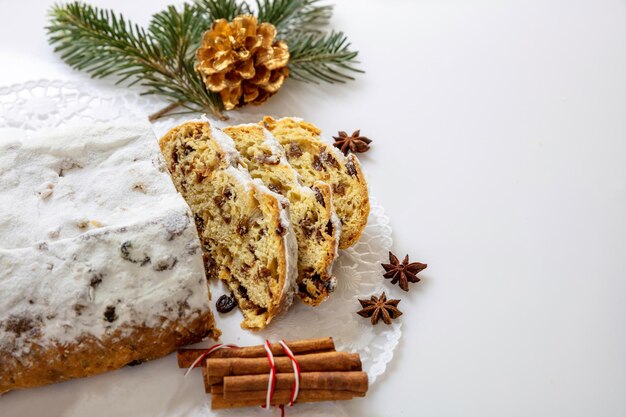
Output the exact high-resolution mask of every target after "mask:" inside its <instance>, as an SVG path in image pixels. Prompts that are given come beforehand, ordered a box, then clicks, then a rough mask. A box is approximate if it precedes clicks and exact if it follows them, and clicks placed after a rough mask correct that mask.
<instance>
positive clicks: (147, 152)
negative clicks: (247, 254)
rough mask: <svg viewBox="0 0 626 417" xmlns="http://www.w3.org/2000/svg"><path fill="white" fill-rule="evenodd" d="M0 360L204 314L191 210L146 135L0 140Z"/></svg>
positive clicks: (103, 131)
mask: <svg viewBox="0 0 626 417" xmlns="http://www.w3.org/2000/svg"><path fill="white" fill-rule="evenodd" d="M0 242H1V243H0V245H1V247H0V294H2V295H3V296H2V297H0V313H1V314H0V350H3V351H9V352H12V353H13V354H15V355H21V354H24V353H27V352H28V350H29V348H30V346H31V345H32V344H33V343H36V344H38V345H41V346H47V345H50V344H54V343H60V344H65V343H71V342H74V341H75V340H76V339H77V338H78V337H80V336H81V335H91V336H95V337H98V338H101V337H103V336H105V335H110V334H113V333H114V332H116V331H121V332H122V335H124V334H125V332H127V331H130V328H131V327H132V326H148V327H160V326H161V325H162V324H163V323H164V321H176V322H179V323H180V324H181V325H183V326H184V324H185V321H186V320H188V319H192V318H197V317H198V316H199V315H206V314H207V312H208V311H209V305H210V302H209V293H208V288H207V284H206V279H205V276H204V268H203V265H202V257H201V251H200V243H199V240H198V237H197V233H196V230H195V227H194V223H193V221H192V220H191V213H190V211H189V208H188V206H187V205H186V203H185V202H184V200H183V199H182V197H181V196H180V195H178V193H177V192H176V190H175V188H174V185H173V184H172V182H171V180H170V178H169V175H168V174H167V173H166V172H165V170H164V164H163V161H162V159H161V156H160V152H159V150H158V146H157V143H156V140H155V138H154V136H153V134H152V131H151V129H150V127H149V126H148V125H144V124H127V125H116V126H113V125H92V126H75V127H73V128H63V129H53V130H47V131H42V132H34V133H26V132H23V131H19V130H15V129H8V130H0Z"/></svg>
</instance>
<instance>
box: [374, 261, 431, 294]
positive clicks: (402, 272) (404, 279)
mask: <svg viewBox="0 0 626 417" xmlns="http://www.w3.org/2000/svg"><path fill="white" fill-rule="evenodd" d="M389 262H390V263H388V264H381V265H382V266H383V268H385V271H387V272H385V274H384V275H383V277H385V278H387V279H389V278H391V283H392V284H395V283H398V285H400V288H402V289H403V290H404V291H408V290H409V282H419V281H420V279H419V278H418V277H417V274H418V273H419V272H420V271H422V270H424V269H426V267H427V266H428V265H426V264H423V263H420V262H411V263H409V255H406V256H405V257H404V259H403V260H402V263H400V261H399V260H398V258H397V257H396V255H394V254H393V253H391V252H389Z"/></svg>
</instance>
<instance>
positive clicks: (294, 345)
mask: <svg viewBox="0 0 626 417" xmlns="http://www.w3.org/2000/svg"><path fill="white" fill-rule="evenodd" d="M287 346H289V349H291V351H292V352H293V353H294V355H298V354H305V353H320V352H333V351H334V350H335V342H334V341H333V338H332V337H324V338H319V339H304V340H292V341H288V342H287ZM270 348H271V350H272V353H273V354H274V356H285V351H284V350H283V348H282V346H281V345H280V344H278V343H272V344H270ZM205 351H206V349H180V350H179V351H178V367H179V368H189V367H190V366H191V364H192V363H193V362H194V361H195V360H196V359H197V358H198V357H199V356H200V355H202V354H203V353H204V352H205ZM266 354H267V352H266V351H265V348H264V347H263V345H258V346H249V347H241V348H232V349H218V350H216V351H215V352H212V353H211V354H210V355H208V356H207V358H264V357H265V355H266ZM207 358H205V359H203V360H202V362H201V364H200V365H199V366H202V365H204V363H205V362H206V359H207Z"/></svg>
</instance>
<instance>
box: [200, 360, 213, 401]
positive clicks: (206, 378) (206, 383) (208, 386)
mask: <svg viewBox="0 0 626 417" xmlns="http://www.w3.org/2000/svg"><path fill="white" fill-rule="evenodd" d="M202 382H204V392H206V393H207V394H208V393H209V392H212V391H211V384H209V375H208V372H207V369H206V366H203V367H202Z"/></svg>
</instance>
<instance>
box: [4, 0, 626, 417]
mask: <svg viewBox="0 0 626 417" xmlns="http://www.w3.org/2000/svg"><path fill="white" fill-rule="evenodd" d="M53 2H54V1H53V0H29V1H24V0H22V1H11V2H10V1H8V0H2V1H1V3H0V4H1V6H0V7H1V11H2V12H1V13H0V57H1V62H2V64H1V65H0V84H3V85H6V84H11V83H17V82H23V81H27V80H30V79H37V78H44V77H45V78H55V79H56V78H60V79H76V78H80V79H84V77H83V76H82V75H80V74H78V73H76V72H74V71H72V70H70V69H69V68H68V67H66V66H64V65H62V64H60V63H59V60H58V57H56V56H55V55H54V54H53V52H52V49H51V48H50V47H49V46H48V45H47V43H46V38H45V33H44V29H43V27H44V25H45V24H46V11H47V8H48V7H49V6H50V5H51V4H52V3H53ZM92 3H94V4H98V5H101V6H106V7H112V8H115V9H117V10H119V11H121V12H123V13H124V14H125V15H126V16H127V17H129V18H131V19H134V20H136V21H137V22H139V23H145V22H147V20H148V18H149V16H150V15H151V14H152V13H154V12H156V11H159V10H161V8H162V7H163V6H165V5H166V4H168V3H169V1H166V0H158V1H156V0H155V1H151V2H148V1H143V2H140V1H134V2H130V1H121V0H110V1H105V0H99V1H92ZM337 3H339V4H338V5H337V7H336V12H335V18H334V20H333V22H334V24H335V25H336V27H338V28H341V29H342V30H344V31H346V32H347V33H348V34H349V36H350V39H351V41H352V43H353V45H354V47H355V48H357V49H359V50H360V51H361V54H360V58H361V60H362V62H363V67H364V68H365V69H366V70H367V73H366V74H365V75H363V76H361V77H359V80H358V82H355V83H351V84H348V85H345V86H307V85H302V84H299V83H297V82H294V81H289V83H288V85H287V86H286V87H285V88H284V90H282V91H281V92H280V93H279V94H278V95H277V96H276V97H274V98H272V99H271V100H270V102H269V103H268V104H267V105H265V107H264V111H265V112H267V113H270V114H271V113H275V114H296V115H299V116H301V117H304V118H307V119H310V120H314V121H316V122H317V124H319V125H320V126H321V127H322V128H323V129H324V130H326V131H327V132H329V133H330V132H336V131H337V130H347V131H350V132H351V131H352V130H354V129H357V128H360V129H361V131H362V133H363V134H365V135H367V136H369V137H370V138H372V139H374V143H373V146H372V150H371V151H370V152H369V153H368V154H367V155H366V156H364V157H363V158H362V160H363V165H364V166H365V169H366V171H367V173H368V176H369V184H370V188H371V192H372V194H373V195H375V196H376V197H377V198H378V199H379V201H381V202H382V203H383V204H384V206H385V208H386V210H387V213H388V214H389V216H390V217H391V219H392V226H393V228H394V241H395V243H394V248H395V250H396V252H397V254H398V255H400V256H401V255H404V254H405V253H410V254H411V256H412V259H413V260H416V261H421V262H427V263H428V264H429V267H428V269H427V270H426V271H424V272H423V273H422V274H421V275H420V276H422V277H423V281H422V282H421V283H419V284H417V285H414V286H413V287H412V290H411V292H410V293H408V294H406V295H404V297H403V301H402V303H401V304H400V307H401V309H402V310H403V311H404V315H403V316H402V318H401V320H402V321H403V323H404V327H403V332H404V333H403V339H402V341H401V344H400V346H399V347H398V349H397V351H396V354H395V358H394V361H393V362H392V363H391V364H390V366H389V368H388V371H387V373H386V374H385V375H384V376H383V377H381V379H380V380H379V383H377V384H376V385H375V386H374V387H373V389H372V390H371V392H370V393H369V394H368V397H367V399H366V400H357V401H353V402H351V404H350V405H349V407H350V409H351V410H352V414H353V415H354V416H363V417H370V416H372V417H373V416H401V415H406V416H408V415H421V416H429V417H433V416H461V415H462V416H465V417H469V416H477V417H486V416H494V417H496V416H497V417H499V416H509V417H512V416H523V417H528V416H568V417H572V416H591V415H594V416H624V415H626V395H625V393H626V325H625V324H624V318H625V317H626V303H625V301H624V300H625V295H626V117H625V115H624V110H625V109H626V3H625V2H624V1H621V0H602V1H593V2H592V1H583V0H548V1H546V0H544V1H528V0H515V1H514V0H503V1H498V2H496V1H489V0H473V1H468V0H443V1H433V0H413V1H411V0H389V1H373V0H368V1H364V0H361V1H358V0H350V1H347V0H341V1H340V2H339V1H338V2H337Z"/></svg>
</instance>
